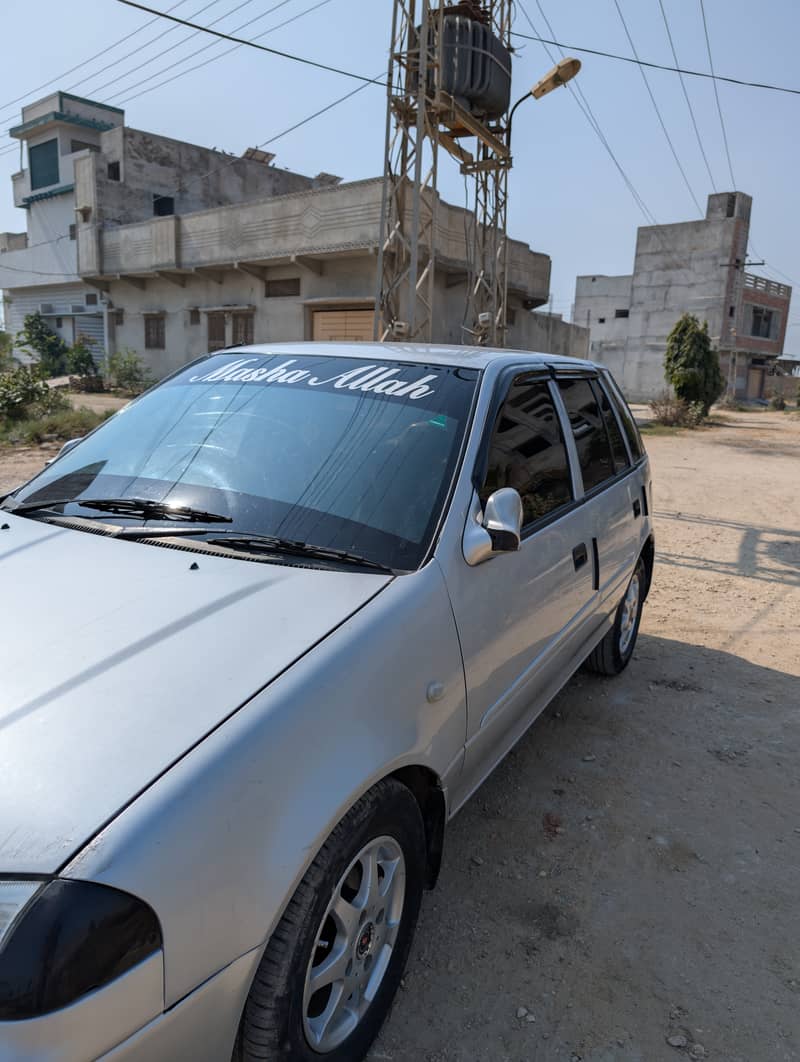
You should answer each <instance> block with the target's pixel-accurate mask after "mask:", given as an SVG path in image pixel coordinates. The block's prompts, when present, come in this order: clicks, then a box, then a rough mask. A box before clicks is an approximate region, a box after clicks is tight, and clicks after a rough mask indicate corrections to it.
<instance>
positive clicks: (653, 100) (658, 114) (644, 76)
mask: <svg viewBox="0 0 800 1062" xmlns="http://www.w3.org/2000/svg"><path fill="white" fill-rule="evenodd" d="M614 7H615V8H616V9H617V14H618V15H619V18H620V22H621V23H622V28H623V29H624V30H625V36H626V37H627V38H628V44H630V46H631V51H632V52H633V54H634V56H635V57H636V59H637V60H638V59H639V53H638V52H637V51H636V45H635V44H634V43H633V37H632V36H631V32H630V30H629V29H628V23H627V22H626V21H625V16H624V15H623V13H622V8H621V7H620V4H619V0H614ZM639 73H640V74H641V75H642V81H644V85H645V88H646V89H647V94H648V96H649V97H650V102H651V103H652V104H653V110H654V111H655V112H656V118H658V124H659V125H660V126H661V132H662V133H663V134H664V139H665V140H666V141H667V144H669V149H670V151H671V152H672V157H673V158H674V159H675V165H676V166H677V167H678V169H679V170H680V174H681V177H683V183H684V184H685V185H686V188H687V189H688V191H689V195H690V196H691V197H692V199H693V200H694V205H695V206H696V207H697V212H698V214H700V216H701V217H702V216H703V208H702V207H701V206H700V203H699V201H698V198H697V196H696V195H695V194H694V189H693V188H692V186H691V184H690V183H689V178H688V177H687V176H686V170H684V168H683V164H682V163H681V160H680V159H679V158H678V152H677V151H676V150H675V145H674V144H673V142H672V137H671V136H670V135H669V132H668V130H667V126H666V123H665V122H664V117H663V115H662V114H661V109H660V107H659V106H658V103H657V102H656V98H655V96H654V94H653V90H652V88H651V87H650V82H649V80H648V78H647V74H646V73H645V72H644V67H643V66H639Z"/></svg>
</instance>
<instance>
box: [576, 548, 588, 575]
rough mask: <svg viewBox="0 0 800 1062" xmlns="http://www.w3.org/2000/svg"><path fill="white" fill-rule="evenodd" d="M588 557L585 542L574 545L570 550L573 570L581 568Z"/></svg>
mask: <svg viewBox="0 0 800 1062" xmlns="http://www.w3.org/2000/svg"><path fill="white" fill-rule="evenodd" d="M588 559H589V554H588V552H587V550H586V543H585V542H581V544H580V545H579V546H576V547H575V549H574V550H573V551H572V562H573V564H574V565H575V571H578V569H579V568H582V567H583V566H584V564H585V563H586V562H587V560H588Z"/></svg>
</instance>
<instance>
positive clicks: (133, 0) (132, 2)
mask: <svg viewBox="0 0 800 1062" xmlns="http://www.w3.org/2000/svg"><path fill="white" fill-rule="evenodd" d="M117 3H118V4H125V6H126V7H135V8H136V9H137V10H139V11H147V12H148V14H151V15H160V16H161V18H166V19H169V20H170V21H171V22H178V23H180V25H181V26H189V27H190V28H191V29H197V30H202V31H203V32H204V33H211V34H213V36H215V37H219V38H220V40H224V41H232V42H234V43H235V44H244V45H246V46H247V47H249V48H257V49H258V50H259V51H260V52H268V53H269V54H270V55H277V56H279V57H280V58H281V59H291V61H292V62H294V63H302V64H303V65H304V66H313V67H314V68H315V69H317V70H327V71H328V73H330V74H340V75H341V76H342V77H349V78H352V79H353V80H354V81H364V82H366V83H367V84H371V85H382V86H383V87H384V88H385V87H386V82H385V81H379V80H377V79H376V78H371V77H365V76H364V75H363V74H355V73H353V71H352V70H342V69H341V67H337V66H329V65H328V64H327V63H318V62H316V60H314V59H307V58H306V57H305V56H302V55H293V54H292V53H291V52H283V51H281V50H280V49H278V48H269V47H267V45H266V44H256V43H255V42H254V41H248V40H247V39H246V38H244V37H234V36H233V35H232V34H229V33H222V32H221V31H220V30H215V29H210V28H209V27H208V26H200V25H198V24H197V23H195V22H189V21H188V20H186V19H183V18H177V17H176V16H175V15H170V14H169V13H168V12H166V11H156V9H155V8H153V7H147V6H146V5H145V4H140V3H138V2H137V0H117Z"/></svg>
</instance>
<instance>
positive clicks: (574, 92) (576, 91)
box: [516, 0, 656, 225]
mask: <svg viewBox="0 0 800 1062" xmlns="http://www.w3.org/2000/svg"><path fill="white" fill-rule="evenodd" d="M536 5H537V7H538V8H539V11H540V13H541V15H542V18H543V19H544V20H545V23H546V24H547V27H548V29H549V30H550V33H551V34H553V27H552V26H551V25H550V22H549V20H548V18H547V15H546V14H545V13H544V10H543V8H542V5H541V3H540V0H536ZM517 6H518V7H519V9H520V11H521V12H522V14H523V15H524V16H525V19H526V21H527V22H528V25H529V26H530V27H531V29H532V30H533V32H534V34H535V36H533V37H526V35H525V34H524V33H518V34H516V36H518V37H526V39H527V40H532V41H538V42H539V43H540V44H541V45H542V47H543V48H544V50H545V52H546V53H547V56H548V58H549V59H550V62H551V63H553V65H555V63H556V57H555V55H554V54H553V52H551V51H550V49H549V48H548V44H550V43H555V42H551V41H546V40H544V39H543V38H542V37H540V36H539V34H538V31H537V29H536V26H535V25H534V23H533V20H532V18H531V16H530V15H529V14H528V11H527V9H526V7H525V5H524V4H523V3H522V0H518V5H517ZM553 36H555V34H553ZM555 47H557V48H559V49H561V50H562V54H563V47H562V45H560V44H558V43H555ZM566 87H567V89H568V90H569V92H570V94H571V96H572V98H573V99H574V100H575V103H576V104H577V105H578V107H579V108H580V110H581V113H582V114H583V116H584V118H585V119H586V121H587V122H588V123H589V125H590V126H591V128H592V130H593V132H594V133H595V135H596V136H597V138H598V140H599V141H600V143H601V144H602V145H603V147H604V148H605V150H606V151H607V152H608V155H609V158H610V159H611V161H612V162H613V163H614V165H615V167H616V168H617V170H618V171H619V174H620V176H621V177H622V180H623V181H624V182H625V185H626V187H627V188H628V191H629V192H630V193H631V196H632V197H633V200H634V202H635V203H636V205H637V206H638V207H639V209H640V210H641V212H642V214H643V215H644V217H645V220H647V221H648V222H649V223H650V224H651V225H655V224H656V219H655V216H654V215H653V213H652V211H651V210H650V209H649V207H648V206H647V204H646V203H645V201H644V199H642V197H641V195H640V194H639V192H638V191H637V190H636V187H635V186H634V184H633V181H632V180H631V179H630V177H629V176H628V174H627V173H626V172H625V169H624V167H623V166H622V163H621V162H620V161H619V159H618V158H617V156H616V155H615V153H614V151H613V149H612V147H611V145H610V144H609V142H608V139H607V137H606V135H605V133H604V132H603V130H602V128H601V126H600V123H599V121H598V120H597V118H596V117H595V114H594V112H593V110H592V108H591V105H590V103H589V101H588V99H587V98H586V96H585V95H584V93H583V90H582V89H581V88H580V85H578V84H577V82H576V81H569V82H568V83H567V86H566Z"/></svg>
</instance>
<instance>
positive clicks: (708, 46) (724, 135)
mask: <svg viewBox="0 0 800 1062" xmlns="http://www.w3.org/2000/svg"><path fill="white" fill-rule="evenodd" d="M700 13H701V14H702V16H703V32H704V33H705V37H706V51H707V52H708V66H709V69H710V70H711V76H712V77H713V78H714V99H715V100H716V101H717V114H718V115H719V124H720V128H721V129H722V140H723V143H724V144H725V157H726V158H727V160H728V172H729V173H730V175H731V184H732V186H733V188H736V178H735V177H734V176H733V163H732V162H731V152H730V148H729V147H728V134H727V132H726V130H725V119H724V118H723V117H722V105H721V104H720V102H719V89H718V88H717V79H716V75H715V74H714V60H713V59H712V58H711V41H710V40H709V36H708V22H707V21H706V8H705V4H704V3H703V0H700ZM726 80H727V79H726ZM799 95H800V93H799Z"/></svg>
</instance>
